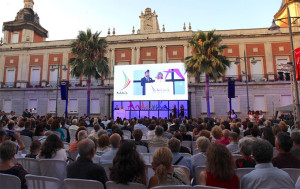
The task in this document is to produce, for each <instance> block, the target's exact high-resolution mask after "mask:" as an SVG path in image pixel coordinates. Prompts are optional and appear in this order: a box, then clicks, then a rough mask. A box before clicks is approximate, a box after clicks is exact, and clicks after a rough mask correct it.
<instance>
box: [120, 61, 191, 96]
mask: <svg viewBox="0 0 300 189" xmlns="http://www.w3.org/2000/svg"><path fill="white" fill-rule="evenodd" d="M114 100H115V101H133V100H188V87H187V73H186V72H185V64H184V63H167V64H140V65H119V66H118V65H117V66H115V67H114Z"/></svg>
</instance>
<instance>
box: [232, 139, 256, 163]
mask: <svg viewBox="0 0 300 189" xmlns="http://www.w3.org/2000/svg"><path fill="white" fill-rule="evenodd" d="M253 141H254V140H253V139H252V138H250V137H244V138H242V139H241V140H239V144H238V147H239V151H240V153H241V155H242V158H241V159H237V160H235V165H236V167H237V168H247V167H255V161H254V160H253V159H252V158H251V153H252V144H253Z"/></svg>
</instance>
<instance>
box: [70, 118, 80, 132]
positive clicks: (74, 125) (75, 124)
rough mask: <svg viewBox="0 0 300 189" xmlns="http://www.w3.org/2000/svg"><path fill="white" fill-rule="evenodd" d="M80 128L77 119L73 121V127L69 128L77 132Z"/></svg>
mask: <svg viewBox="0 0 300 189" xmlns="http://www.w3.org/2000/svg"><path fill="white" fill-rule="evenodd" d="M78 128H79V127H78V126H77V119H73V120H72V125H71V126H70V127H69V130H75V131H77V129H78Z"/></svg>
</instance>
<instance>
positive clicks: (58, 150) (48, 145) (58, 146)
mask: <svg viewBox="0 0 300 189" xmlns="http://www.w3.org/2000/svg"><path fill="white" fill-rule="evenodd" d="M37 159H57V160H63V161H67V154H66V150H65V149H64V144H63V142H62V141H61V139H60V138H59V137H58V136H57V135H55V134H51V135H49V136H48V137H47V139H46V140H45V142H44V143H43V144H42V148H41V151H40V153H39V155H38V156H37Z"/></svg>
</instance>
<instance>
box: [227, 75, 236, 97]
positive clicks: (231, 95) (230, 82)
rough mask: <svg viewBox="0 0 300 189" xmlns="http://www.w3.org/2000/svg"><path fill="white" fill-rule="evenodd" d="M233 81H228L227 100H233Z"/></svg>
mask: <svg viewBox="0 0 300 189" xmlns="http://www.w3.org/2000/svg"><path fill="white" fill-rule="evenodd" d="M234 83H235V81H234V80H231V79H229V80H228V98H235V85H234Z"/></svg>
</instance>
